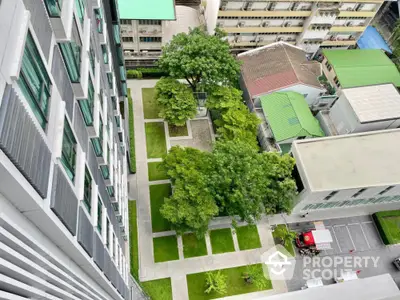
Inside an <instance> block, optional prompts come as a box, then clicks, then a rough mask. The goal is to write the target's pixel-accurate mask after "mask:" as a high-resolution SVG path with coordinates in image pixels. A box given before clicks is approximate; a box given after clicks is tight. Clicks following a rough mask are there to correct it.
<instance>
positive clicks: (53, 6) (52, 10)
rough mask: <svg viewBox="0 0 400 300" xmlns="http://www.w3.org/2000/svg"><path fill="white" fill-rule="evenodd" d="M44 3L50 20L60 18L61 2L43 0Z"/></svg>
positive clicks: (57, 0) (58, 0)
mask: <svg viewBox="0 0 400 300" xmlns="http://www.w3.org/2000/svg"><path fill="white" fill-rule="evenodd" d="M44 3H45V5H46V9H47V12H48V13H49V16H50V18H59V17H60V16H61V7H62V0H44Z"/></svg>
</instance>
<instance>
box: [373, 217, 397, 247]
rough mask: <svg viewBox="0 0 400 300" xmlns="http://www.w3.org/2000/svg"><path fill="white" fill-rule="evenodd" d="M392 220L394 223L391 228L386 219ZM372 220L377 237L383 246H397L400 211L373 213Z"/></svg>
mask: <svg viewBox="0 0 400 300" xmlns="http://www.w3.org/2000/svg"><path fill="white" fill-rule="evenodd" d="M389 218H390V219H393V220H394V223H395V224H393V226H391V224H390V223H388V220H387V219H389ZM372 219H373V220H374V222H375V224H376V228H377V229H378V232H379V235H380V236H381V238H382V241H383V243H384V244H385V245H393V244H398V243H399V242H400V229H399V227H398V223H400V210H390V211H381V212H377V213H374V214H373V215H372Z"/></svg>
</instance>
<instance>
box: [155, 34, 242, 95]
mask: <svg viewBox="0 0 400 300" xmlns="http://www.w3.org/2000/svg"><path fill="white" fill-rule="evenodd" d="M224 35H225V34H224V33H223V32H222V31H221V30H219V29H217V30H216V33H215V35H209V34H208V33H207V31H206V30H205V29H204V28H202V27H197V28H194V29H191V30H190V32H189V33H179V34H177V35H175V36H174V37H173V38H172V40H171V41H170V42H169V43H168V44H166V45H165V46H164V48H163V53H162V56H161V58H160V60H159V61H158V65H159V67H160V68H161V69H162V70H163V71H165V72H167V73H169V74H170V76H171V77H174V78H184V79H186V81H187V82H188V83H189V85H190V86H191V88H192V90H193V91H197V90H198V88H199V87H200V85H202V86H203V87H205V88H206V89H207V87H211V86H214V85H217V84H223V85H230V84H232V83H234V82H236V81H237V80H238V74H239V72H240V64H239V62H238V61H237V60H236V59H235V58H234V57H233V56H232V55H231V54H230V49H229V44H228V42H227V41H224V40H222V38H223V36H224Z"/></svg>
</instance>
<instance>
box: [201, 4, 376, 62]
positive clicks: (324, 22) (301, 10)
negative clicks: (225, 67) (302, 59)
mask: <svg viewBox="0 0 400 300" xmlns="http://www.w3.org/2000/svg"><path fill="white" fill-rule="evenodd" d="M382 3H383V1H382V0H355V1H351V2H346V1H327V0H324V1H281V0H280V1H263V0H262V1H259V0H256V1H254V0H251V1H250V0H245V1H243V0H211V1H207V6H206V11H205V18H206V21H207V28H208V30H209V31H210V32H213V31H214V29H215V27H219V28H221V29H223V30H224V31H225V32H226V33H227V34H228V37H227V39H228V41H229V43H230V44H231V46H232V50H233V52H235V53H240V52H243V51H246V50H248V49H252V48H256V47H260V46H263V45H267V44H270V43H273V42H276V41H286V42H288V43H292V44H295V45H297V46H300V47H301V48H303V49H304V50H306V51H307V53H309V54H310V55H313V54H314V53H316V51H318V49H319V48H332V47H335V48H347V47H349V46H354V45H355V44H356V42H357V39H358V38H359V37H360V36H361V34H362V32H363V31H364V30H365V28H366V26H367V25H368V24H369V23H370V22H371V20H372V18H373V17H374V16H375V14H376V13H377V11H378V10H379V8H380V6H381V4H382Z"/></svg>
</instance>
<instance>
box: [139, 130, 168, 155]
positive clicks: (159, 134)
mask: <svg viewBox="0 0 400 300" xmlns="http://www.w3.org/2000/svg"><path fill="white" fill-rule="evenodd" d="M144 126H145V131H146V147H147V158H160V157H162V156H163V155H164V154H167V143H166V141H165V131H164V123H145V125H144Z"/></svg>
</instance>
